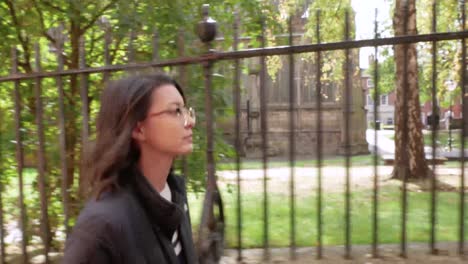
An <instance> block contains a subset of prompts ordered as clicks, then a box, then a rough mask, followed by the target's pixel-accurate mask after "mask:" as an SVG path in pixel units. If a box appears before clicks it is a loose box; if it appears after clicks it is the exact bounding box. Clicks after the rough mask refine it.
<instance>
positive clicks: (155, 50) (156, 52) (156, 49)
mask: <svg viewBox="0 0 468 264" xmlns="http://www.w3.org/2000/svg"><path fill="white" fill-rule="evenodd" d="M152 44H153V54H152V56H153V61H154V62H156V61H159V33H158V30H157V29H156V28H155V29H154V30H153V38H152Z"/></svg>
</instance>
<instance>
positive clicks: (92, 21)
mask: <svg viewBox="0 0 468 264" xmlns="http://www.w3.org/2000/svg"><path fill="white" fill-rule="evenodd" d="M116 2H117V0H111V1H110V2H109V3H108V4H107V5H105V6H104V7H103V8H102V9H101V10H99V11H98V12H97V13H96V14H95V15H94V16H93V17H92V18H91V20H90V21H89V23H88V24H87V25H86V26H84V27H83V28H82V29H81V32H80V33H81V34H83V33H84V32H86V30H88V29H89V28H90V27H92V26H93V25H94V23H96V20H98V19H99V17H101V16H102V14H104V12H106V10H107V9H109V8H110V7H111V6H113V5H114V4H115V3H116ZM81 34H80V35H81Z"/></svg>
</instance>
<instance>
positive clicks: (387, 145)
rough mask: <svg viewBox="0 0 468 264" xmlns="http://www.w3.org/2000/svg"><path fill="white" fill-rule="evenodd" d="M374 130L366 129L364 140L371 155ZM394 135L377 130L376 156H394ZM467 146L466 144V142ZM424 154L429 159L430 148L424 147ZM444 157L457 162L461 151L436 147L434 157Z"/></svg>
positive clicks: (467, 150) (373, 146)
mask: <svg viewBox="0 0 468 264" xmlns="http://www.w3.org/2000/svg"><path fill="white" fill-rule="evenodd" d="M375 132H376V131H375V130H373V129H368V130H367V131H366V140H367V143H369V151H370V152H371V153H375V145H376V143H375V142H376V140H375V136H376V135H375ZM394 135H395V131H394V130H377V154H378V155H380V156H382V155H393V154H395V142H394V140H392V139H391V137H392V136H394ZM467 145H468V142H467ZM424 152H425V153H426V158H430V157H431V156H432V148H431V147H428V146H426V147H424ZM437 156H439V157H445V158H447V159H449V160H459V159H461V151H460V149H456V148H452V150H448V149H447V148H445V147H438V148H437V149H436V157H437ZM467 159H468V149H466V148H465V160H467Z"/></svg>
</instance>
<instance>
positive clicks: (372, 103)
mask: <svg viewBox="0 0 468 264" xmlns="http://www.w3.org/2000/svg"><path fill="white" fill-rule="evenodd" d="M367 105H374V101H373V100H372V96H371V95H370V94H368V95H367Z"/></svg>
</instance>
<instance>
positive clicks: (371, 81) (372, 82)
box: [367, 78, 374, 88]
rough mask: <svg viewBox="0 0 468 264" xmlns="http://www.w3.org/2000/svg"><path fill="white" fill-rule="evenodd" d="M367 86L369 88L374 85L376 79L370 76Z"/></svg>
mask: <svg viewBox="0 0 468 264" xmlns="http://www.w3.org/2000/svg"><path fill="white" fill-rule="evenodd" d="M367 87H368V88H371V87H374V81H373V80H372V79H370V78H369V79H367Z"/></svg>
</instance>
